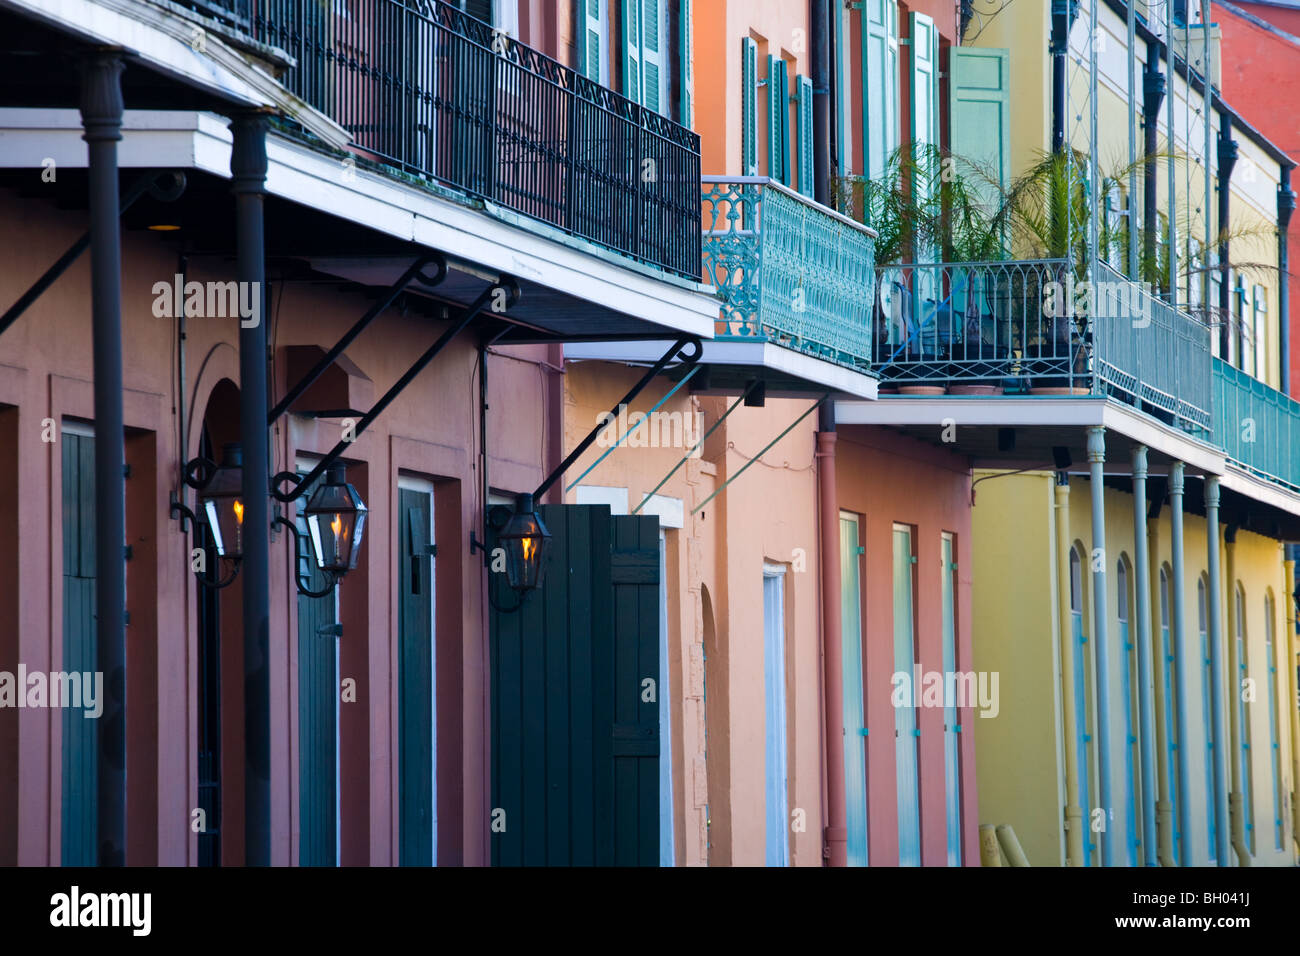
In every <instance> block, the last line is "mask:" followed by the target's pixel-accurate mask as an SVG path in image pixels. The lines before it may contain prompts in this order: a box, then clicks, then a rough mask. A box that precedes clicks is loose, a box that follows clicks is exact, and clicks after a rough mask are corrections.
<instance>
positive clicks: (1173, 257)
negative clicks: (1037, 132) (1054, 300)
mask: <svg viewBox="0 0 1300 956" xmlns="http://www.w3.org/2000/svg"><path fill="white" fill-rule="evenodd" d="M1173 40H1174V23H1173V17H1171V16H1169V17H1166V20H1165V64H1166V66H1165V69H1166V72H1167V73H1168V74H1169V95H1168V96H1167V97H1166V98H1165V106H1166V107H1167V108H1168V112H1167V114H1166V120H1165V131H1166V133H1167V135H1168V138H1169V141H1168V146H1169V157H1168V160H1167V167H1168V171H1169V196H1168V199H1169V212H1168V216H1169V304H1170V305H1171V306H1173V307H1174V308H1175V309H1176V308H1178V172H1177V168H1178V161H1177V158H1176V157H1175V155H1174V149H1175V147H1176V145H1177V144H1176V143H1175V142H1174V129H1175V124H1176V123H1177V113H1175V107H1176V106H1177V103H1178V97H1177V95H1176V92H1177V91H1176V89H1175V81H1176V79H1177V76H1178V72H1177V71H1176V70H1175V69H1174V43H1173ZM1191 90H1192V81H1191V75H1190V71H1188V78H1187V95H1188V96H1191ZM1188 138H1189V139H1190V136H1189V137H1188ZM1179 763H1180V764H1181V763H1182V761H1181V760H1180V761H1179ZM1182 802H1183V801H1181V800H1180V801H1179V804H1180V805H1181V803H1182ZM1186 863H1187V861H1186V860H1183V864H1184V865H1186Z"/></svg>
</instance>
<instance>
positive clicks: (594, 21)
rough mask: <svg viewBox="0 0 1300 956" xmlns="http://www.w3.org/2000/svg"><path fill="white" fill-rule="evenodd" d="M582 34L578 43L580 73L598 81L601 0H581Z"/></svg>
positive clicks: (601, 31) (601, 32)
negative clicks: (581, 40) (580, 60)
mask: <svg viewBox="0 0 1300 956" xmlns="http://www.w3.org/2000/svg"><path fill="white" fill-rule="evenodd" d="M582 5H583V13H582V36H583V42H582V43H580V44H579V45H578V48H579V51H580V52H581V54H582V70H581V72H582V75H583V76H585V77H587V78H588V79H590V80H595V81H596V82H597V83H599V82H600V41H601V36H602V34H603V32H604V31H603V30H602V29H601V13H602V10H601V7H602V6H603V3H602V0H582Z"/></svg>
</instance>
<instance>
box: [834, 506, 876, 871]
mask: <svg viewBox="0 0 1300 956" xmlns="http://www.w3.org/2000/svg"><path fill="white" fill-rule="evenodd" d="M861 553H862V548H861V547H860V546H859V545H858V519H857V518H855V517H852V516H848V515H845V514H843V513H841V514H840V620H841V621H842V626H841V628H840V648H841V653H842V654H843V658H842V660H843V667H842V678H843V683H844V797H845V801H844V802H845V818H844V822H845V829H847V830H848V848H847V849H848V865H849V866H866V865H867V863H868V862H869V858H868V855H867V729H868V728H867V727H866V707H865V705H864V702H863V696H862V576H861V569H862V558H861Z"/></svg>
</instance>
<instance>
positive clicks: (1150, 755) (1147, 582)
mask: <svg viewBox="0 0 1300 956" xmlns="http://www.w3.org/2000/svg"><path fill="white" fill-rule="evenodd" d="M1149 552H1150V547H1149V542H1148V540H1147V448H1146V446H1145V445H1139V446H1138V447H1137V448H1134V449H1133V570H1134V571H1135V572H1136V577H1137V580H1136V585H1137V586H1136V587H1135V588H1134V589H1133V593H1134V596H1135V597H1136V599H1137V600H1136V601H1135V602H1134V603H1135V609H1136V612H1137V659H1138V728H1139V729H1138V751H1139V754H1140V755H1141V764H1142V865H1143V866H1159V865H1160V861H1159V859H1158V858H1157V856H1156V849H1157V846H1158V841H1157V839H1156V787H1155V786H1154V785H1153V784H1154V782H1155V779H1156V741H1155V724H1156V716H1155V715H1156V709H1155V702H1154V701H1153V700H1152V699H1151V695H1152V688H1153V683H1152V681H1153V680H1154V678H1153V676H1152V670H1151V565H1150V557H1149Z"/></svg>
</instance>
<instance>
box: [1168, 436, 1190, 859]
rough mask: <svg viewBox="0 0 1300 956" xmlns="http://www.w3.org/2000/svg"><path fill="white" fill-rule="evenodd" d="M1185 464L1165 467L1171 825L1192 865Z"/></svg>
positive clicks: (1181, 856) (1180, 855)
mask: <svg viewBox="0 0 1300 956" xmlns="http://www.w3.org/2000/svg"><path fill="white" fill-rule="evenodd" d="M1185 469H1186V466H1185V465H1184V464H1183V463H1182V462H1181V461H1176V462H1174V463H1173V465H1172V466H1171V467H1170V469H1169V554H1170V561H1171V563H1172V564H1173V572H1174V580H1173V598H1172V600H1173V605H1174V607H1173V624H1174V687H1175V691H1174V694H1175V696H1176V699H1177V702H1178V703H1177V707H1176V709H1175V711H1174V726H1175V727H1176V728H1177V732H1178V743H1177V744H1176V745H1175V751H1174V752H1175V753H1176V754H1177V755H1178V792H1177V795H1176V797H1175V803H1176V804H1177V809H1178V819H1177V820H1175V821H1174V828H1175V830H1176V831H1177V832H1178V865H1179V866H1191V865H1192V815H1191V806H1190V804H1191V796H1192V762H1191V761H1190V760H1189V759H1188V758H1187V755H1188V754H1189V753H1190V752H1191V750H1190V748H1189V747H1188V742H1189V741H1190V740H1191V739H1192V737H1191V727H1190V726H1189V724H1188V719H1187V695H1188V694H1189V693H1190V689H1191V680H1190V679H1189V677H1188V673H1189V670H1190V665H1191V651H1190V650H1189V649H1188V647H1187V615H1186V613H1185V610H1184V609H1185V605H1186V598H1185V597H1184V587H1183V578H1184V575H1185V573H1186V572H1185V570H1184V569H1185V567H1186V562H1185V561H1184V560H1183V481H1184V477H1183V476H1184V471H1185Z"/></svg>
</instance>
